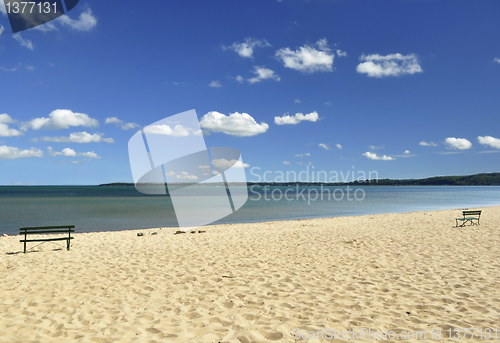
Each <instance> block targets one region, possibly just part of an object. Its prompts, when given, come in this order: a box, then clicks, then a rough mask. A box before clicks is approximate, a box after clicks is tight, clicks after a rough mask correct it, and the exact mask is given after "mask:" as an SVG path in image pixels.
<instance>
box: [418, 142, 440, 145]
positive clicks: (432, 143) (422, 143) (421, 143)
mask: <svg viewBox="0 0 500 343" xmlns="http://www.w3.org/2000/svg"><path fill="white" fill-rule="evenodd" d="M418 145H421V146H438V144H437V143H434V142H430V143H427V142H426V141H421V142H420V143H418Z"/></svg>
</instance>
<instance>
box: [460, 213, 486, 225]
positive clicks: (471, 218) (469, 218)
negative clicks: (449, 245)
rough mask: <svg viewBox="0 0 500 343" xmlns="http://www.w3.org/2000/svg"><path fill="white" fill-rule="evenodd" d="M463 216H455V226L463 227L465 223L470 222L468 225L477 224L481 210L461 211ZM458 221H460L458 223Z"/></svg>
mask: <svg viewBox="0 0 500 343" xmlns="http://www.w3.org/2000/svg"><path fill="white" fill-rule="evenodd" d="M462 215H463V218H455V223H456V225H455V226H456V227H458V226H460V227H463V226H465V224H467V223H470V225H479V218H480V217H481V211H463V212H462ZM458 222H462V224H461V225H458Z"/></svg>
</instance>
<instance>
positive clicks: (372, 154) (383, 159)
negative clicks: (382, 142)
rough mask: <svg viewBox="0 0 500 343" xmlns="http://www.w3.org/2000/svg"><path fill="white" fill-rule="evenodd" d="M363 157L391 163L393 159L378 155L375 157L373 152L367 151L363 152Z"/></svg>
mask: <svg viewBox="0 0 500 343" xmlns="http://www.w3.org/2000/svg"><path fill="white" fill-rule="evenodd" d="M363 156H366V157H368V158H369V159H370V160H378V161H392V160H394V159H395V158H394V157H391V156H387V155H383V156H379V155H377V154H375V153H373V152H369V151H367V152H365V153H364V154H363Z"/></svg>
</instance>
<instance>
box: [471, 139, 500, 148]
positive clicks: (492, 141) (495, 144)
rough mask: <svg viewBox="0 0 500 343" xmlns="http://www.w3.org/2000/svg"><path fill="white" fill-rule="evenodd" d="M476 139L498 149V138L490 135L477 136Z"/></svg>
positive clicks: (499, 144)
mask: <svg viewBox="0 0 500 343" xmlns="http://www.w3.org/2000/svg"><path fill="white" fill-rule="evenodd" d="M477 140H478V141H479V143H480V144H482V145H486V146H490V147H492V148H495V149H500V139H499V138H495V137H491V136H478V137H477Z"/></svg>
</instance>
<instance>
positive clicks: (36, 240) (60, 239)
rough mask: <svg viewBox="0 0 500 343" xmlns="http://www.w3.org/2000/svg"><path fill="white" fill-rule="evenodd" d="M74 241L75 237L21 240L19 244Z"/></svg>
mask: <svg viewBox="0 0 500 343" xmlns="http://www.w3.org/2000/svg"><path fill="white" fill-rule="evenodd" d="M68 239H74V237H59V238H39V239H21V240H20V241H19V242H23V243H24V242H48V241H66V240H68Z"/></svg>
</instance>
